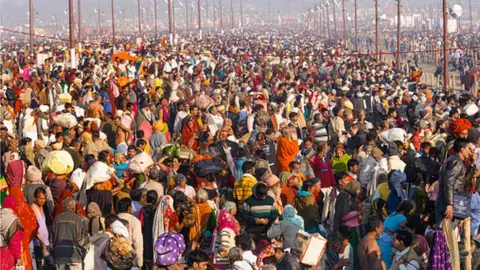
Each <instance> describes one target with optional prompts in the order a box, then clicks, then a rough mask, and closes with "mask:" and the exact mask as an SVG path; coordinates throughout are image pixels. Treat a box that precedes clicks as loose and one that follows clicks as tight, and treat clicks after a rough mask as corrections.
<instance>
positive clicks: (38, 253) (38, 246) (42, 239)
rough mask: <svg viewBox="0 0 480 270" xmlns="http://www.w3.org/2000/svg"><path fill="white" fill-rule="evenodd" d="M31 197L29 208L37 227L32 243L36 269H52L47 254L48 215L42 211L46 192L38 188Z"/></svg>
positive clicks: (52, 264)
mask: <svg viewBox="0 0 480 270" xmlns="http://www.w3.org/2000/svg"><path fill="white" fill-rule="evenodd" d="M33 196H34V198H35V201H34V203H33V204H31V207H32V209H33V212H35V216H36V218H37V222H38V226H39V227H38V232H37V236H36V237H35V239H34V241H33V242H34V243H33V245H34V253H35V261H36V265H37V268H43V267H44V266H45V267H47V268H48V269H54V268H55V266H54V263H53V260H51V257H50V256H49V253H48V248H49V246H50V242H49V235H48V228H47V218H48V214H47V215H46V214H45V212H44V211H43V206H44V205H45V203H46V202H47V191H46V190H45V189H44V188H43V187H39V188H37V189H36V190H35V192H34V194H33Z"/></svg>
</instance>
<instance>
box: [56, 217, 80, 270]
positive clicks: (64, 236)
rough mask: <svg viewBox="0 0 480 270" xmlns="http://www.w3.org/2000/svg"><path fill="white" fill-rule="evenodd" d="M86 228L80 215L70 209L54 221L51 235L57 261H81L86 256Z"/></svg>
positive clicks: (59, 262) (66, 262)
mask: <svg viewBox="0 0 480 270" xmlns="http://www.w3.org/2000/svg"><path fill="white" fill-rule="evenodd" d="M86 236H87V233H86V230H85V228H84V226H83V223H82V220H81V219H80V217H79V216H78V215H77V214H75V213H73V212H70V211H64V212H63V213H61V214H60V215H58V216H57V217H56V218H55V220H54V222H53V233H52V234H51V235H50V237H51V241H50V243H51V244H52V246H53V247H54V248H53V254H54V258H55V263H57V264H69V263H81V262H82V261H83V257H84V256H85V249H84V245H85V242H86Z"/></svg>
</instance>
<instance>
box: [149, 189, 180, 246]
mask: <svg viewBox="0 0 480 270" xmlns="http://www.w3.org/2000/svg"><path fill="white" fill-rule="evenodd" d="M174 212H175V209H174V208H173V198H172V196H170V195H165V196H163V198H162V199H161V200H160V203H159V204H158V207H157V211H156V212H155V217H154V218H153V230H152V231H153V235H152V238H153V243H154V244H155V241H156V240H157V238H158V237H159V236H160V235H162V234H164V233H166V232H170V229H169V228H170V225H171V220H172V217H173V214H174Z"/></svg>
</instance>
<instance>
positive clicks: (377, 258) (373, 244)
mask: <svg viewBox="0 0 480 270" xmlns="http://www.w3.org/2000/svg"><path fill="white" fill-rule="evenodd" d="M365 231H366V235H365V236H364V237H363V239H362V240H361V241H360V243H359V244H358V247H357V261H358V269H360V270H368V269H383V270H386V269H387V266H386V265H385V262H384V261H383V260H382V250H381V249H380V247H379V246H378V244H377V239H378V238H379V237H380V235H381V234H382V231H383V223H382V222H381V221H380V220H379V219H378V218H376V217H372V218H369V219H368V221H367V223H366V226H365Z"/></svg>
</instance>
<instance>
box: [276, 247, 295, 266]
mask: <svg viewBox="0 0 480 270" xmlns="http://www.w3.org/2000/svg"><path fill="white" fill-rule="evenodd" d="M275 260H276V264H275V266H276V267H277V269H279V270H294V269H299V268H300V264H299V263H298V261H297V259H296V258H295V257H293V256H292V255H291V254H290V253H289V252H285V250H284V249H283V248H275Z"/></svg>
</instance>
